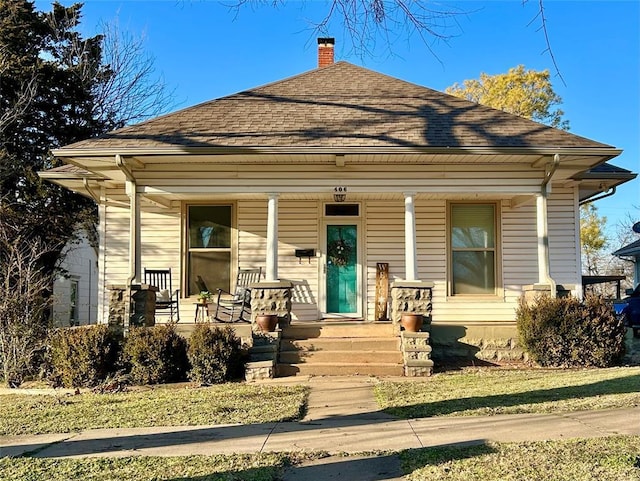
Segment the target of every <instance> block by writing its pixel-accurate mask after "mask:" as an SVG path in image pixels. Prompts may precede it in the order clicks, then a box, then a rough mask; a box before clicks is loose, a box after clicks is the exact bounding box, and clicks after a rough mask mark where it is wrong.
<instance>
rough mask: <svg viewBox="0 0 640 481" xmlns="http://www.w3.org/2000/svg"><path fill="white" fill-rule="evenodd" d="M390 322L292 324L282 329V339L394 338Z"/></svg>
mask: <svg viewBox="0 0 640 481" xmlns="http://www.w3.org/2000/svg"><path fill="white" fill-rule="evenodd" d="M394 336H395V335H394V328H393V324H392V323H391V322H376V323H371V322H360V321H351V322H340V323H337V322H329V323H321V322H318V323H308V324H293V325H291V326H287V327H285V328H283V329H282V338H283V339H314V338H319V337H394Z"/></svg>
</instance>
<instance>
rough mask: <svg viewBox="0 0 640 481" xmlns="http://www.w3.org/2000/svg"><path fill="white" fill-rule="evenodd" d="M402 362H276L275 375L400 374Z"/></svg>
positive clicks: (383, 375)
mask: <svg viewBox="0 0 640 481" xmlns="http://www.w3.org/2000/svg"><path fill="white" fill-rule="evenodd" d="M403 372H404V371H403V366H402V364H389V363H369V364H357V363H348V364H344V363H337V362H318V363H313V364H306V363H302V364H299V363H294V364H291V363H278V365H277V366H276V376H278V377H287V376H357V375H360V376H380V377H388V376H402V375H403Z"/></svg>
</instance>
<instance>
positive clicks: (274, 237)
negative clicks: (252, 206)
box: [265, 194, 278, 282]
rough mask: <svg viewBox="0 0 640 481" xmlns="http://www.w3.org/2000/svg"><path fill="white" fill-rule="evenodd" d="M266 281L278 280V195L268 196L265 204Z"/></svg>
mask: <svg viewBox="0 0 640 481" xmlns="http://www.w3.org/2000/svg"><path fill="white" fill-rule="evenodd" d="M266 264H267V265H266V268H267V269H266V273H265V276H266V279H265V280H266V281H267V282H269V281H277V280H278V194H269V203H268V204H267V260H266Z"/></svg>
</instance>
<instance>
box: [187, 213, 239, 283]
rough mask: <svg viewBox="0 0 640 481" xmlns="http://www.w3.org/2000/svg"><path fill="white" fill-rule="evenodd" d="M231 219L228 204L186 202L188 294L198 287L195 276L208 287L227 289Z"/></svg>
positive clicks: (229, 264)
mask: <svg viewBox="0 0 640 481" xmlns="http://www.w3.org/2000/svg"><path fill="white" fill-rule="evenodd" d="M231 221H232V208H231V206H230V205H190V206H187V225H188V227H187V228H188V233H187V234H188V235H187V242H188V269H187V272H188V274H187V275H188V294H189V295H195V294H198V292H199V291H200V289H199V286H198V280H199V279H198V278H200V279H201V280H202V281H204V283H205V285H206V286H207V288H208V289H209V290H210V291H214V290H215V289H217V288H222V289H225V290H227V291H228V290H229V282H230V266H231V233H232V222H231Z"/></svg>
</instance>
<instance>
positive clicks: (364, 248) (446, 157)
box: [41, 39, 635, 359]
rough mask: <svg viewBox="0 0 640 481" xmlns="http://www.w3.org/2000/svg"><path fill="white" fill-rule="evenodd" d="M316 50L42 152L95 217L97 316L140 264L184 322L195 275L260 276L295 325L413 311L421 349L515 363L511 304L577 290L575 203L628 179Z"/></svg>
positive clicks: (523, 127) (512, 126)
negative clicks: (426, 334) (238, 87)
mask: <svg viewBox="0 0 640 481" xmlns="http://www.w3.org/2000/svg"><path fill="white" fill-rule="evenodd" d="M318 43H319V47H318V58H319V66H318V68H317V69H314V70H311V71H309V72H305V73H302V74H300V75H297V76H294V77H291V78H287V79H284V80H280V81H277V82H274V83H271V84H268V85H265V86H262V87H258V88H254V89H251V90H247V91H244V92H239V93H236V94H233V95H229V96H227V97H223V98H219V99H215V100H212V101H209V102H205V103H202V104H200V105H196V106H193V107H189V108H186V109H184V110H180V111H178V112H174V113H171V114H168V115H164V116H161V117H158V118H155V119H152V120H149V121H147V122H143V123H141V124H138V125H133V126H127V127H124V128H122V129H119V130H116V131H114V132H111V133H108V134H106V135H103V136H101V137H99V138H95V139H88V140H85V141H81V142H78V143H75V144H72V145H68V146H65V147H63V148H60V149H57V150H55V151H54V152H53V153H54V155H55V156H56V157H58V158H60V159H62V160H63V161H64V162H65V163H66V164H69V165H66V166H64V167H61V168H57V169H52V170H50V171H47V172H44V173H41V175H42V177H43V178H46V179H48V180H51V181H53V182H56V183H58V184H60V185H62V186H65V187H67V188H69V189H72V190H74V191H76V192H80V193H82V194H84V195H87V196H91V197H93V198H94V199H95V200H96V202H97V203H98V206H99V215H100V229H99V230H100V234H101V238H100V250H99V279H98V283H99V292H100V295H99V306H98V320H99V322H106V321H107V318H108V316H109V293H108V286H111V285H117V284H127V283H130V282H134V283H140V282H141V281H142V279H141V277H142V276H141V273H142V268H143V267H148V268H159V267H170V268H171V270H172V273H173V276H174V285H178V286H179V287H180V289H181V291H180V312H181V313H182V315H181V318H182V319H185V318H187V317H188V316H192V313H193V310H194V304H193V303H194V301H195V298H196V296H197V294H198V292H199V285H201V284H199V283H198V277H200V278H202V280H203V281H204V282H205V283H206V285H207V286H208V287H209V288H210V289H213V288H216V287H221V288H224V289H229V288H230V287H233V285H232V284H233V282H234V279H235V278H236V273H237V272H238V270H239V269H244V268H255V267H261V268H262V272H263V276H264V278H263V280H262V282H261V285H262V287H263V288H264V289H263V290H258V291H257V292H258V293H259V295H254V302H257V303H258V304H259V302H258V301H259V298H260V299H263V300H264V299H276V300H278V299H279V300H283V299H284V300H285V301H286V302H284V303H278V302H271V305H272V307H273V308H274V309H276V310H278V309H285V310H286V313H285V314H286V316H284V317H287V318H288V319H289V320H290V321H291V324H292V327H293V326H296V325H297V326H307V327H308V326H316V327H317V328H320V327H322V326H327V325H331V324H332V322H331V321H333V325H335V324H336V320H340V321H342V323H341V324H345V323H348V324H349V329H350V331H349V332H351V333H352V334H353V333H354V332H355V331H356V330H357V329H362V330H365V329H366V328H367V326H369V327H370V326H371V325H374V324H385V325H386V324H390V325H392V326H395V325H396V324H397V322H398V320H399V318H400V314H401V313H402V312H403V311H416V312H421V313H424V314H429V315H430V317H431V320H432V336H433V342H434V347H433V349H434V354H436V353H437V352H438V350H439V349H441V350H442V352H444V351H446V350H448V351H449V352H450V354H451V355H461V356H467V355H477V356H481V357H484V358H487V359H499V358H501V357H504V358H509V356H510V354H509V353H508V352H509V351H514V345H515V342H514V339H515V338H516V331H515V310H516V307H517V303H518V299H519V298H520V297H521V296H523V295H525V294H528V293H529V294H530V293H536V292H549V293H551V294H553V295H555V294H556V293H557V292H559V291H568V292H571V293H573V294H575V295H580V292H581V262H580V240H579V224H580V223H579V209H578V206H579V203H580V202H581V201H584V200H586V199H588V198H590V197H593V196H596V195H599V194H601V193H603V192H605V191H607V190H609V189H612V188H614V187H615V186H617V185H619V184H622V183H624V182H626V181H628V180H631V179H633V178H634V177H635V174H632V173H631V172H629V171H627V170H624V169H619V168H612V169H608V168H604V169H603V168H602V166H608V165H609V164H606V162H607V161H609V160H610V159H613V158H614V157H616V156H618V155H619V154H620V153H621V150H619V149H617V148H614V147H612V146H610V145H607V144H603V143H600V142H596V141H593V140H590V139H586V138H584V137H580V136H578V135H575V134H572V133H569V132H565V131H562V130H558V129H554V128H551V127H548V126H545V125H541V124H539V123H536V122H533V121H530V120H527V119H524V118H521V117H517V116H514V115H511V114H508V113H505V112H502V111H499V110H494V109H491V108H488V107H485V106H482V105H477V104H475V103H471V102H468V101H466V100H463V99H460V98H456V97H452V96H449V95H446V94H443V93H441V92H437V91H434V90H431V89H428V88H425V87H422V86H419V85H415V84H411V83H408V82H405V81H403V80H399V79H396V78H393V77H389V76H387V75H383V74H380V73H377V72H374V71H371V70H368V69H365V68H362V67H359V66H356V65H352V64H350V63H347V62H343V61H340V62H336V63H334V61H333V39H319V42H318ZM599 172H603V173H602V175H600V174H599ZM386 282H388V283H389V285H390V287H391V289H390V291H391V299H390V301H389V304H387V295H388V292H389V289H388V288H387V287H386V286H387V284H386ZM265 293H266V294H265ZM288 296H290V297H288ZM283 306H285V307H283ZM388 306H389V307H388ZM258 307H259V308H260V309H259V310H261V311H265V310H268V306H267V307H265V306H264V305H263V306H258ZM387 307H388V309H389V310H388V311H387ZM254 311H255V309H254ZM278 313H279V314H280V315H283V312H278ZM387 317H389V318H390V319H391V320H392V324H391V323H388V322H387V323H385V322H382V321H386V320H387ZM395 332H396V333H397V332H398V330H397V328H396V330H395ZM374 350H375V349H374ZM519 355H521V353H520V354H515V356H519Z"/></svg>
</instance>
